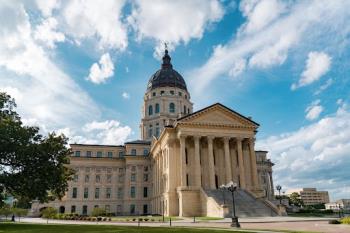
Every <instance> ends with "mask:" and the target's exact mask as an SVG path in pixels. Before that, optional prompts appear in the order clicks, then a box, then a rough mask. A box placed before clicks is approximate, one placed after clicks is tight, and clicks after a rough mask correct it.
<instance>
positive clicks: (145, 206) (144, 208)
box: [143, 205, 148, 214]
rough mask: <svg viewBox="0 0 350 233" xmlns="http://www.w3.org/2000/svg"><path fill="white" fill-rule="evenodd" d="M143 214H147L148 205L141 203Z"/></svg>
mask: <svg viewBox="0 0 350 233" xmlns="http://www.w3.org/2000/svg"><path fill="white" fill-rule="evenodd" d="M143 214H148V205H143Z"/></svg>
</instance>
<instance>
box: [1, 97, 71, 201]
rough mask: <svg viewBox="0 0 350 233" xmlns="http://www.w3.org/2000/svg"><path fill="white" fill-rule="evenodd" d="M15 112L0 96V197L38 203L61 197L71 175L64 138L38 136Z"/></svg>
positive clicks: (13, 103)
mask: <svg viewBox="0 0 350 233" xmlns="http://www.w3.org/2000/svg"><path fill="white" fill-rule="evenodd" d="M15 108H16V103H15V101H14V99H12V98H11V97H10V96H9V95H7V94H6V93H1V92H0V193H2V192H3V191H4V190H6V192H8V193H10V194H11V195H13V196H16V197H21V198H24V199H29V200H34V199H37V200H39V201H41V202H46V201H49V200H53V199H55V198H61V197H63V196H64V194H65V192H66V190H67V187H68V184H67V182H68V180H70V179H71V176H72V174H73V171H72V170H71V169H69V168H68V167H67V165H68V164H69V157H68V155H69V154H71V150H70V149H68V148H67V138H66V137H65V136H64V135H58V136H57V135H56V134H55V133H49V134H48V136H46V137H44V136H42V135H41V134H40V133H39V128H38V127H31V126H25V125H23V124H22V121H21V118H20V117H19V115H18V114H17V112H16V111H15Z"/></svg>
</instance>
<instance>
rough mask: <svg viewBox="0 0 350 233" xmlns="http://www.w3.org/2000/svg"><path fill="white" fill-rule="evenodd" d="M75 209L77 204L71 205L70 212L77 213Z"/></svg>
mask: <svg viewBox="0 0 350 233" xmlns="http://www.w3.org/2000/svg"><path fill="white" fill-rule="evenodd" d="M75 209H76V207H75V205H72V206H71V207H70V212H71V213H75Z"/></svg>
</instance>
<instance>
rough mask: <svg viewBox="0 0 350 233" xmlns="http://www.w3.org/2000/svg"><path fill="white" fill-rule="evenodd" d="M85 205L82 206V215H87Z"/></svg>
mask: <svg viewBox="0 0 350 233" xmlns="http://www.w3.org/2000/svg"><path fill="white" fill-rule="evenodd" d="M87 208H88V207H87V205H83V215H87V210H88V209H87Z"/></svg>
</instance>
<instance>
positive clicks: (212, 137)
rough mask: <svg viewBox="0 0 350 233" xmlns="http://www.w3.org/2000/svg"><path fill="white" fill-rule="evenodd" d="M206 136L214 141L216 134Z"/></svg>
mask: <svg viewBox="0 0 350 233" xmlns="http://www.w3.org/2000/svg"><path fill="white" fill-rule="evenodd" d="M206 138H207V139H208V141H213V140H214V138H215V136H212V135H208V136H206Z"/></svg>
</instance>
